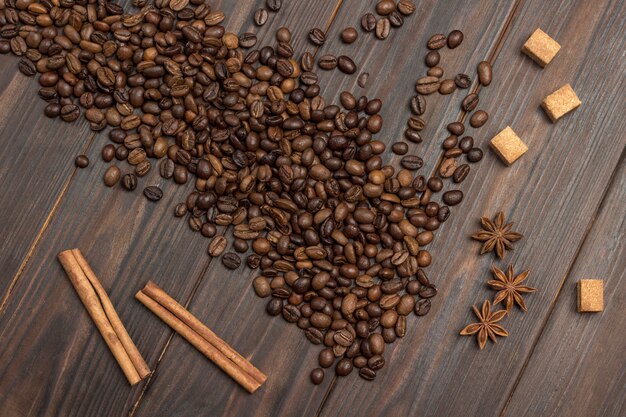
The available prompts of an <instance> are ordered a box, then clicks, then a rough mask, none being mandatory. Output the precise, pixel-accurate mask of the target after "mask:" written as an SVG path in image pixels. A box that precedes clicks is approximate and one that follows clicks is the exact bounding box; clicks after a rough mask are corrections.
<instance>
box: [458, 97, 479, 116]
mask: <svg viewBox="0 0 626 417" xmlns="http://www.w3.org/2000/svg"><path fill="white" fill-rule="evenodd" d="M476 106H478V94H476V93H471V94H468V95H467V96H465V98H464V99H463V101H462V102H461V108H462V109H463V111H465V112H468V113H469V112H471V111H473V110H474V109H475V108H476Z"/></svg>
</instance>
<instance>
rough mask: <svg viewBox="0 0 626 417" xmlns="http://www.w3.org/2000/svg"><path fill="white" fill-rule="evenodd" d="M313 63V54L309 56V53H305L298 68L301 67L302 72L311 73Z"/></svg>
mask: <svg viewBox="0 0 626 417" xmlns="http://www.w3.org/2000/svg"><path fill="white" fill-rule="evenodd" d="M314 63H315V59H314V57H313V54H311V53H310V52H305V53H304V54H303V55H302V59H301V63H300V66H301V67H302V70H303V71H313V64H314Z"/></svg>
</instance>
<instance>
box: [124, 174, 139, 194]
mask: <svg viewBox="0 0 626 417" xmlns="http://www.w3.org/2000/svg"><path fill="white" fill-rule="evenodd" d="M122 187H123V188H124V189H125V190H127V191H133V190H134V189H136V188H137V176H136V175H135V174H126V175H124V176H123V177H122Z"/></svg>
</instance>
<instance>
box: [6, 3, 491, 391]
mask: <svg viewBox="0 0 626 417" xmlns="http://www.w3.org/2000/svg"><path fill="white" fill-rule="evenodd" d="M390 3H393V5H391V4H390ZM134 5H135V6H137V7H140V8H141V9H140V11H138V12H136V13H132V14H126V13H125V12H124V10H123V9H122V8H121V7H120V6H119V5H117V4H115V3H112V2H109V1H107V0H97V1H96V0H72V1H60V2H56V1H50V0H37V1H33V0H0V38H1V39H0V53H3V54H4V53H8V52H12V53H14V54H15V55H17V56H19V57H20V61H19V64H18V68H19V70H20V71H21V72H22V73H23V74H25V75H27V76H37V78H38V81H39V84H40V89H39V96H40V97H41V98H42V99H44V100H46V102H47V103H48V104H47V106H46V108H45V114H46V115H47V116H48V117H52V118H55V117H59V118H61V119H62V120H64V121H66V122H72V121H76V120H77V119H78V118H79V117H80V115H81V113H82V114H83V115H84V117H85V118H86V119H87V120H88V122H89V124H90V126H91V128H92V129H93V130H96V131H100V130H104V129H109V130H108V138H109V139H110V141H111V142H112V143H108V144H106V145H105V146H104V147H103V148H102V158H103V160H104V161H106V162H112V161H114V160H117V161H120V162H121V161H126V163H125V164H123V166H124V168H123V170H124V171H123V170H122V169H120V167H118V166H117V165H115V164H113V165H110V166H109V168H108V169H107V170H106V172H105V173H104V183H105V185H107V186H115V185H116V184H118V183H121V187H123V189H125V190H128V191H133V190H135V189H136V188H137V187H138V183H139V182H140V181H141V177H143V176H145V175H146V174H147V173H148V171H150V170H151V168H152V166H153V165H156V166H158V171H159V173H160V175H161V176H162V177H163V178H166V179H173V180H174V182H175V183H177V184H185V183H187V182H189V181H193V182H194V186H195V189H194V191H193V192H191V193H190V194H189V196H188V197H187V199H186V201H185V202H182V203H180V204H178V205H177V206H176V208H175V211H174V214H175V215H176V216H177V217H185V216H186V217H187V219H188V224H189V227H190V228H191V230H193V231H194V232H199V233H201V234H202V235H203V236H205V237H206V238H208V239H210V242H209V244H208V250H207V251H208V254H209V255H210V256H213V257H218V256H222V255H223V256H222V264H223V265H224V266H225V267H226V268H229V269H237V268H239V267H240V265H241V264H242V258H241V255H239V254H244V253H247V254H248V255H247V256H246V258H245V264H246V265H247V266H248V267H249V268H252V269H254V270H257V271H258V274H257V276H256V278H254V282H253V287H254V291H255V292H256V294H257V295H258V296H259V297H262V298H267V299H268V301H267V304H266V310H267V312H268V314H270V315H272V316H282V317H283V318H284V320H286V321H287V322H290V323H294V324H296V325H297V326H298V327H300V328H301V329H303V331H304V334H305V336H306V337H307V339H308V340H310V341H311V342H312V343H314V344H316V345H323V346H324V348H323V349H322V350H321V352H320V355H319V366H320V368H317V369H315V370H314V371H313V372H312V373H311V379H312V381H313V382H314V383H316V384H319V383H321V382H322V380H323V378H324V370H323V369H324V368H330V367H332V366H334V369H335V373H336V374H337V375H339V376H346V375H348V374H350V373H351V372H352V371H353V369H354V368H357V369H358V374H359V375H360V376H361V377H362V378H365V379H367V380H371V379H374V378H375V377H376V372H378V371H379V370H380V369H381V368H382V367H383V366H384V364H385V359H384V357H383V354H384V351H385V345H386V344H389V343H392V342H394V341H395V340H396V339H397V338H401V337H403V336H404V335H405V334H406V326H407V324H406V323H407V316H408V315H409V314H410V313H411V312H414V313H415V314H416V315H417V316H423V315H425V314H427V313H428V312H429V310H430V305H431V304H430V299H431V298H432V297H433V296H435V295H436V293H437V290H436V287H435V286H434V285H433V284H432V283H431V282H430V280H429V278H428V276H427V274H426V271H425V269H426V268H427V267H428V266H429V265H430V264H431V261H432V258H431V254H430V253H429V251H428V250H427V249H426V248H427V247H428V245H429V244H430V243H431V242H432V240H433V238H434V232H435V231H436V230H437V229H438V228H439V226H440V224H441V223H442V222H444V221H446V219H447V218H448V215H449V213H450V210H449V208H448V206H450V205H455V204H458V203H459V202H460V200H461V198H462V194H460V195H459V193H460V191H450V192H446V193H444V194H443V197H442V199H443V204H441V205H440V204H437V203H434V202H431V201H430V196H431V193H432V192H438V191H440V190H441V189H442V187H443V186H442V184H441V179H439V178H430V179H427V178H425V177H424V176H422V175H414V172H415V171H417V170H419V169H420V168H421V167H422V165H423V162H422V160H421V158H419V157H417V156H415V155H405V156H404V157H403V159H402V162H401V165H402V169H400V170H396V168H395V167H393V166H391V165H389V164H386V163H385V161H384V160H383V154H384V152H385V148H386V147H385V144H384V143H383V142H381V141H380V140H377V139H375V138H374V136H375V135H376V134H377V133H378V132H380V130H381V128H382V125H383V119H382V117H381V116H380V114H379V112H380V109H381V107H382V101H381V100H380V99H376V98H374V99H368V98H367V97H365V96H361V97H359V98H356V97H355V96H353V95H352V94H351V93H350V92H343V93H342V94H341V97H340V102H341V103H340V104H341V105H335V104H327V103H326V102H325V100H324V99H323V98H322V97H321V96H320V95H319V92H320V86H319V84H318V75H317V74H316V73H315V72H314V71H313V62H314V57H313V55H312V54H310V53H304V54H302V56H301V57H300V59H299V61H298V60H297V59H296V56H295V51H294V48H293V46H292V44H291V32H290V31H289V29H287V28H280V29H279V30H278V31H277V33H276V43H275V44H274V45H272V46H264V47H260V48H258V49H252V48H253V47H254V46H255V45H256V42H257V39H256V36H255V35H254V34H252V33H246V34H243V35H241V36H238V35H236V34H234V33H230V32H227V31H226V29H225V28H224V27H223V26H222V24H221V23H222V22H223V20H224V18H225V16H224V14H223V13H222V12H220V11H217V10H213V9H212V8H211V7H210V5H209V4H207V3H205V2H204V0H156V1H155V3H154V4H153V5H152V4H151V5H148V4H146V1H145V0H135V2H134ZM280 5H281V1H280V0H268V1H267V4H266V6H267V9H269V10H270V11H272V12H276V11H277V10H278V9H279V8H280ZM392 6H393V7H392ZM413 10H414V6H412V3H410V2H408V1H400V2H399V3H398V4H395V2H393V1H392V2H389V1H381V2H379V4H378V6H377V12H378V13H379V14H380V15H382V16H385V17H384V18H381V21H383V19H384V21H385V22H387V23H383V26H384V25H387V31H388V26H389V25H391V24H392V23H390V22H391V16H395V15H397V16H401V15H402V14H410V13H412V11H413ZM407 12H409V13H407ZM394 13H395V14H394ZM266 14H267V12H266V11H264V9H262V10H261V11H257V12H256V13H255V16H254V19H255V22H257V24H259V25H261V24H263V23H264V22H265V20H266V19H267V15H266ZM379 22H380V21H379ZM379 22H378V23H375V26H376V30H378V26H379ZM323 35H324V34H323V33H321V34H320V33H317V32H316V33H314V34H312V36H313V38H314V39H315V41H314V42H323V39H324V36H323ZM346 36H348V37H349V36H352V35H349V34H348V35H346ZM451 38H453V36H452V34H451V35H450V36H448V39H447V40H446V39H445V37H444V39H443V40H442V39H437V40H436V41H437V43H436V45H437V46H438V45H442V46H443V45H445V44H446V42H447V44H448V46H450V47H452V46H451V45H455V44H458V43H460V39H462V35H461V36H460V38H459V35H458V34H455V35H454V39H455V40H451ZM442 42H443V43H442ZM429 46H430V42H429ZM246 49H248V51H247V52H246V51H244V50H246ZM328 65H336V66H339V68H340V69H341V70H342V71H344V72H347V73H351V72H354V71H356V68H355V65H354V63H353V62H352V61H351V60H350V59H349V58H347V57H339V58H337V59H336V60H334V61H332V60H330V59H329V61H328ZM320 66H321V64H320ZM481 68H482V69H481ZM431 69H432V68H431ZM431 76H432V75H431ZM433 77H434V76H433ZM479 77H480V79H481V82H483V81H485V80H487V79H489V80H490V78H491V74H490V71H489V72H488V71H487V69H485V68H484V66H483V67H480V66H479ZM435 78H436V79H437V80H438V79H439V78H437V77H435ZM432 82H433V83H434V82H435V81H432ZM437 83H438V81H437ZM455 83H456V81H455ZM426 84H429V83H425V84H424V85H426ZM424 88H426V87H424ZM428 88H429V89H433V88H434V87H432V86H431V87H428ZM439 88H440V87H439V86H437V88H436V89H433V92H434V91H437V90H439ZM428 91H430V90H428ZM420 97H422V96H418V97H417V98H415V99H414V101H415V103H413V101H412V103H413V104H412V109H413V107H415V109H414V110H415V112H417V113H418V115H419V114H422V113H423V108H424V105H425V104H424V102H423V101H420V100H423V97H422V98H420ZM473 100H474V99H473V98H471V99H467V102H465V100H464V105H465V106H466V107H468V108H469V107H471V106H473V105H474V104H473V103H474V101H473ZM476 102H477V98H476ZM475 114H476V113H475ZM472 119H473V123H472V125H478V124H481V123H484V121H486V113H485V114H482V113H480V114H479V115H477V116H475V117H474V116H473V117H472V118H471V119H470V120H472ZM423 125H424V122H423V121H421V120H420V119H414V120H412V121H411V122H410V129H411V132H412V133H411V135H412V136H414V138H413V139H412V140H413V141H414V142H418V141H419V140H417V139H416V138H418V137H419V130H420V127H423ZM448 129H449V130H450V131H451V133H453V134H454V135H456V136H459V135H461V134H462V133H463V132H462V130H463V124H462V123H453V124H451V125H449V126H448ZM408 136H409V135H407V137H408ZM409 139H411V138H409ZM452 142H454V141H450V143H449V144H448V145H451V146H448V145H446V146H448V147H447V149H448V151H446V153H450V156H452V155H451V154H452V153H454V154H455V155H456V154H458V153H459V152H461V153H467V157H468V159H469V160H470V161H472V160H474V161H476V160H479V159H480V158H479V157H478V156H477V152H478V151H480V149H478V150H477V148H474V146H473V142H472V141H470V140H468V139H466V138H464V139H462V140H461V141H460V144H459V147H458V148H457V146H456V145H457V144H456V142H455V143H452ZM404 145H406V144H404ZM457 149H458V151H457ZM393 150H394V152H396V153H398V154H406V153H407V148H406V146H402V144H395V145H394V146H393ZM457 156H458V155H457ZM480 157H482V153H480ZM75 163H76V165H77V166H79V167H83V166H87V164H88V163H89V161H88V159H86V157H83V156H80V157H78V158H77V159H76V161H75ZM459 168H460V167H459ZM445 172H446V173H448V172H449V171H448V170H446V171H445ZM464 175H466V173H465V174H463V172H460V173H459V174H458V175H457V174H456V170H454V173H453V177H454V178H456V179H461V180H462V178H464ZM143 194H144V195H145V197H146V198H147V199H148V200H150V201H158V200H160V199H161V198H162V197H163V191H162V190H161V189H160V188H159V187H156V186H148V187H145V188H144V189H143ZM219 226H221V227H222V228H223V229H224V230H225V234H219V235H218V233H217V231H218V227H219ZM227 236H228V237H227ZM231 236H232V239H229V237H231ZM231 240H232V248H233V251H229V252H226V250H227V248H228V247H229V241H231ZM238 253H239V254H238Z"/></svg>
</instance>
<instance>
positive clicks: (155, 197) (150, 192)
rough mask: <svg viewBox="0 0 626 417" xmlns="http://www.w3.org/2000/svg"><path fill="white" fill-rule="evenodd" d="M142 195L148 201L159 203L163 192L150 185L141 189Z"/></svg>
mask: <svg viewBox="0 0 626 417" xmlns="http://www.w3.org/2000/svg"><path fill="white" fill-rule="evenodd" d="M143 195H145V196H146V198H147V199H148V200H150V201H159V200H160V199H161V198H162V197H163V191H161V189H160V188H159V187H157V186H156V185H150V186H148V187H146V188H144V189H143Z"/></svg>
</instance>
